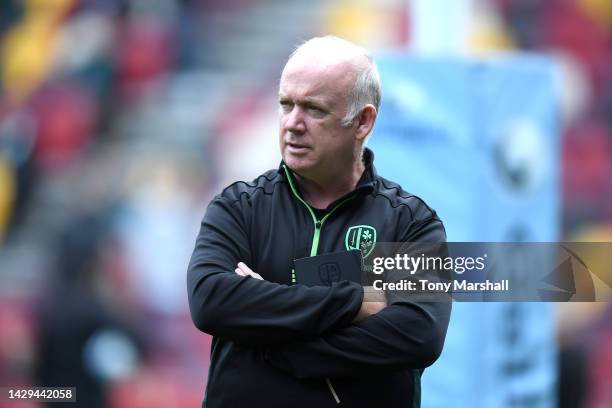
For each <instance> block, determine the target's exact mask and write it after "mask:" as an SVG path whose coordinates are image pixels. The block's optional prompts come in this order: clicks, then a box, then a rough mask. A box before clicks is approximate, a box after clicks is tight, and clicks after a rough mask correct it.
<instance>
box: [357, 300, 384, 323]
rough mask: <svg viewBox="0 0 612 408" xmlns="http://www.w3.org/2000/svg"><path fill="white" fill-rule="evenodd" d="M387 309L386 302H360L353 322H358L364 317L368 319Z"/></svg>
mask: <svg viewBox="0 0 612 408" xmlns="http://www.w3.org/2000/svg"><path fill="white" fill-rule="evenodd" d="M385 307H387V302H361V308H360V309H359V312H358V313H357V316H355V318H354V319H353V322H354V323H355V322H359V321H361V320H363V319H365V318H366V317H370V316H372V315H373V314H376V313H378V312H380V311H381V310H383V309H384V308H385Z"/></svg>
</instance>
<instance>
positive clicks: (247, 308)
mask: <svg viewBox="0 0 612 408" xmlns="http://www.w3.org/2000/svg"><path fill="white" fill-rule="evenodd" d="M237 205H238V206H239V202H235V203H233V204H232V203H231V202H229V200H226V199H224V198H223V197H217V198H216V199H215V200H213V202H211V204H210V205H209V206H208V209H207V211H206V215H205V216H204V219H203V221H202V225H201V229H200V233H199V235H198V237H197V239H196V244H195V250H194V252H193V255H192V257H191V261H190V263H189V268H188V272H187V290H188V298H189V308H190V311H191V317H192V320H193V322H194V324H195V326H196V327H197V328H198V329H199V330H201V331H203V332H206V333H208V334H211V335H213V336H216V337H220V338H224V339H226V340H232V341H236V342H238V343H240V344H244V345H263V344H278V343H284V342H289V341H296V340H300V339H304V338H306V337H313V336H320V335H322V334H324V333H326V332H329V331H332V330H334V329H337V328H340V327H346V326H348V325H349V324H350V323H351V321H352V320H353V318H354V316H355V315H356V314H357V312H358V311H359V308H360V307H361V302H362V299H363V289H362V288H361V287H360V286H359V285H358V284H356V283H349V282H342V283H339V284H336V285H334V286H332V287H331V288H323V287H313V288H308V287H305V286H301V285H296V286H287V285H281V284H277V283H273V282H266V281H262V280H257V279H253V278H248V277H242V276H239V275H237V274H236V273H235V272H234V269H235V268H236V266H237V264H238V262H239V261H243V262H245V263H247V264H249V261H250V259H251V256H250V250H249V239H248V236H247V233H246V231H245V228H244V223H243V221H242V213H241V210H240V208H239V207H237ZM256 272H261V271H256Z"/></svg>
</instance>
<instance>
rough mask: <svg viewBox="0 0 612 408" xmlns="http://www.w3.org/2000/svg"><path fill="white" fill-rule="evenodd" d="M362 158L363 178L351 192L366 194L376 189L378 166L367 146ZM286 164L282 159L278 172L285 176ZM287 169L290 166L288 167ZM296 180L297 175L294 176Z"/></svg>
mask: <svg viewBox="0 0 612 408" xmlns="http://www.w3.org/2000/svg"><path fill="white" fill-rule="evenodd" d="M361 160H362V161H363V164H364V165H365V170H364V172H363V174H362V175H361V178H360V179H359V181H358V182H357V185H356V186H355V190H353V191H352V192H351V193H349V194H354V193H359V194H364V195H365V194H369V193H371V192H372V191H374V185H375V183H376V178H377V177H378V173H377V171H376V167H374V152H373V151H372V150H370V149H369V148H367V147H366V148H364V150H363V155H362V158H361ZM285 166H287V165H286V164H285V162H284V161H282V160H281V163H280V166H279V167H278V172H279V174H280V175H281V177H283V178H286V173H285V170H284V168H285ZM287 169H289V168H288V167H287ZM289 171H290V172H291V174H292V175H293V171H291V170H290V169H289ZM294 180H295V177H294Z"/></svg>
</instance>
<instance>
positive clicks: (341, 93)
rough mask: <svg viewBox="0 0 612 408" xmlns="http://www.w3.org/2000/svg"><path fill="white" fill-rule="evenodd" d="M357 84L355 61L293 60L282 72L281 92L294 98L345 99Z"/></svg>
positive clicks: (327, 100) (331, 101)
mask: <svg viewBox="0 0 612 408" xmlns="http://www.w3.org/2000/svg"><path fill="white" fill-rule="evenodd" d="M353 84H354V69H353V67H352V65H351V64H349V63H346V62H340V63H333V64H329V63H327V64H326V63H321V61H317V60H305V59H303V58H299V59H298V58H293V59H291V60H290V61H289V62H288V63H287V65H286V66H285V68H284V69H283V73H282V75H281V80H280V89H279V94H280V95H281V96H288V97H291V98H312V99H322V100H325V101H326V102H329V103H333V102H338V101H343V100H344V99H345V98H346V97H347V96H348V93H349V91H350V90H351V89H352V86H353Z"/></svg>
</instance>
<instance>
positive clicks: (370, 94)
mask: <svg viewBox="0 0 612 408" xmlns="http://www.w3.org/2000/svg"><path fill="white" fill-rule="evenodd" d="M317 46H323V47H334V48H335V49H337V50H338V51H343V52H345V53H348V54H350V55H351V58H352V59H356V58H359V57H361V58H364V59H365V64H362V63H357V62H356V63H355V64H354V66H355V71H356V73H357V78H356V79H355V84H354V85H353V89H351V91H350V92H349V94H348V107H347V112H346V115H345V116H344V118H342V121H341V122H340V124H341V125H342V126H344V127H349V126H351V125H352V124H353V121H354V120H355V118H356V117H357V116H358V115H359V114H360V113H361V110H362V109H363V108H364V107H365V106H366V105H367V104H372V105H374V107H375V108H376V110H377V111H378V110H379V108H380V101H381V99H382V90H381V83H380V74H379V73H378V67H377V66H376V62H374V59H373V58H372V57H371V56H370V54H369V53H368V52H367V51H366V50H365V49H364V48H363V47H360V46H358V45H355V44H353V43H352V42H350V41H347V40H344V39H342V38H339V37H336V36H333V35H327V36H324V37H314V38H311V39H310V40H308V41H305V42H304V43H302V44H301V45H300V46H298V47H297V48H296V49H295V50H294V51H293V52H292V53H291V55H290V56H289V59H291V58H293V57H294V56H295V55H296V54H298V53H300V52H302V51H304V50H306V49H311V48H314V47H317Z"/></svg>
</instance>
